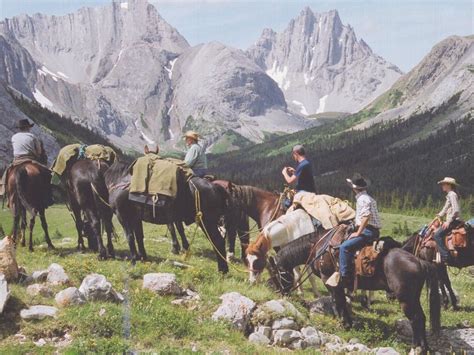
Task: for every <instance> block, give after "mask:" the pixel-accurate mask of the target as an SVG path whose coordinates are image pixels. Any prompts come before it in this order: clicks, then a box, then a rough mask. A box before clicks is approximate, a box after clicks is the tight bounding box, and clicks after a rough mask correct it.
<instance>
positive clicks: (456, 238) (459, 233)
mask: <svg viewBox="0 0 474 355" xmlns="http://www.w3.org/2000/svg"><path fill="white" fill-rule="evenodd" d="M469 242H470V240H469V234H468V231H467V228H466V226H465V224H464V223H462V224H461V225H460V226H458V227H457V228H454V229H453V230H452V231H451V233H450V234H449V235H448V236H447V237H446V239H445V244H446V248H448V250H450V251H456V250H457V249H464V248H467V247H468V246H469V244H470V243H469Z"/></svg>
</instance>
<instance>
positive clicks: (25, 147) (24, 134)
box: [0, 119, 44, 195]
mask: <svg viewBox="0 0 474 355" xmlns="http://www.w3.org/2000/svg"><path fill="white" fill-rule="evenodd" d="M33 126H34V123H31V122H30V121H29V120H28V119H22V120H20V121H18V124H17V126H16V128H18V130H19V132H18V133H15V134H14V135H13V136H12V139H11V141H12V146H13V164H15V163H17V162H20V161H22V160H36V161H40V160H41V159H42V157H43V155H44V150H43V143H42V142H41V140H39V139H38V138H37V137H36V136H35V135H34V134H33V133H31V132H30V131H31V128H32V127H33ZM7 171H8V169H6V170H5V172H4V174H3V176H2V181H1V182H0V195H3V194H4V193H5V182H6V175H7Z"/></svg>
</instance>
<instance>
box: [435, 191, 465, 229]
mask: <svg viewBox="0 0 474 355" xmlns="http://www.w3.org/2000/svg"><path fill="white" fill-rule="evenodd" d="M460 214H461V208H460V207H459V197H458V194H457V193H456V192H454V191H449V192H448V194H447V195H446V203H445V204H444V207H443V209H442V210H441V212H440V213H438V216H439V217H444V216H446V222H448V223H451V222H453V221H454V220H455V219H456V218H458V217H459V215H460Z"/></svg>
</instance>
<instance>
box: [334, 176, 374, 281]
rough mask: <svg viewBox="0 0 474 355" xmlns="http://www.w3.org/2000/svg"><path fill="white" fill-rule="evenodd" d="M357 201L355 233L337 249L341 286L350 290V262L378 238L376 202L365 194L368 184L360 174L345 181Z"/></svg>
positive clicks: (351, 277)
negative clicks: (356, 254) (358, 251)
mask: <svg viewBox="0 0 474 355" xmlns="http://www.w3.org/2000/svg"><path fill="white" fill-rule="evenodd" d="M346 181H347V183H348V184H349V186H350V187H351V188H352V190H353V191H354V193H355V197H356V200H357V204H356V217H355V225H356V229H355V232H353V233H352V234H351V236H350V237H349V239H347V240H346V241H344V242H343V243H342V244H341V246H340V247H339V268H340V274H341V279H342V284H343V285H344V286H345V287H347V288H351V283H352V281H353V275H352V273H353V271H352V260H353V258H354V254H355V252H356V251H357V250H359V249H362V248H363V247H364V246H366V245H369V244H370V243H372V242H373V241H374V240H375V239H377V238H378V237H379V236H380V228H382V223H381V221H380V215H379V211H378V209H377V202H376V201H375V200H374V199H373V198H372V197H371V196H370V195H369V194H368V193H367V188H368V183H367V182H366V181H365V179H364V178H363V177H362V176H361V175H360V174H355V175H354V177H353V178H352V179H346Z"/></svg>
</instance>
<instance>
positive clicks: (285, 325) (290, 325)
mask: <svg viewBox="0 0 474 355" xmlns="http://www.w3.org/2000/svg"><path fill="white" fill-rule="evenodd" d="M272 329H273V330H278V329H293V330H298V324H297V323H296V322H295V321H294V320H293V319H292V318H286V317H285V318H281V319H276V320H274V321H273V324H272Z"/></svg>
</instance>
